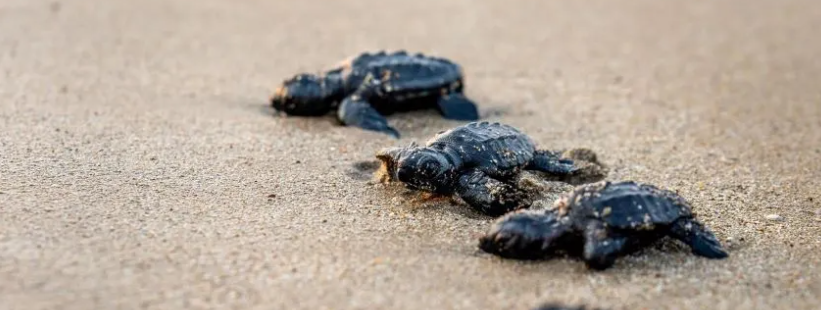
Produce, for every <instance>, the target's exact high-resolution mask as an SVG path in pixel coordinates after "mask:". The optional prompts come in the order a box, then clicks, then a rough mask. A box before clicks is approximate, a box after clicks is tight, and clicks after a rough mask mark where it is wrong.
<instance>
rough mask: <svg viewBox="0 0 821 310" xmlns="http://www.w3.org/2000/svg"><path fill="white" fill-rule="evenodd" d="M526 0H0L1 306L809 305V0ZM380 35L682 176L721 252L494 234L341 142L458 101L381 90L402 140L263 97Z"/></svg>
mask: <svg viewBox="0 0 821 310" xmlns="http://www.w3.org/2000/svg"><path fill="white" fill-rule="evenodd" d="M515 3H516V4H515V5H511V6H508V5H503V4H502V2H501V1H493V2H492V3H490V2H482V3H478V1H468V0H453V1H434V0H430V1H428V0H424V1H423V0H419V1H376V0H374V1H216V0H198V1H182V0H147V1H126V0H116V1H115V0H110V1H91V0H73V1H65V0H64V1H61V2H53V1H41V0H3V1H2V2H0V70H2V72H0V109H2V111H0V132H2V135H0V192H1V193H0V204H1V205H0V207H2V216H0V308H3V309H114V308H130V309H133V308H151V309H180V308H229V307H230V308H236V309H529V308H531V307H534V306H536V305H538V304H540V303H542V302H546V301H561V302H567V303H570V304H579V303H584V304H587V305H590V306H603V307H607V308H610V309H819V308H818V307H819V304H821V270H819V267H818V266H819V264H820V263H821V241H819V239H821V237H820V236H821V229H820V228H819V226H821V181H819V177H821V167H820V166H821V161H820V160H819V158H821V87H820V86H819V85H821V58H819V55H821V42H819V41H818V34H819V29H821V2H819V1H817V0H805V1H752V0H746V1H741V0H736V1H651V0H646V1H604V0H601V1H584V2H583V3H582V2H581V1H536V0H533V1H517V2H515ZM381 48H386V49H398V48H406V49H409V50H412V51H424V52H427V53H432V54H437V55H442V56H446V57H450V58H452V59H454V60H456V61H458V62H460V63H461V64H463V65H464V67H465V70H466V74H467V80H466V81H467V87H468V88H467V89H468V93H469V95H470V96H471V97H473V98H475V99H476V100H477V101H479V102H480V103H481V105H482V112H483V113H484V114H485V115H487V116H488V119H490V120H498V121H502V122H506V123H510V124H514V125H516V126H517V127H519V128H521V129H522V130H524V131H525V132H527V133H529V134H531V135H532V136H533V138H534V139H535V140H536V141H538V142H539V143H540V144H542V145H544V146H545V147H550V148H565V147H575V146H580V147H590V148H592V149H594V150H596V151H597V152H598V153H599V155H600V156H601V159H602V160H603V161H604V162H605V163H607V164H609V165H610V166H611V168H612V171H611V174H610V175H609V176H608V179H611V180H620V179H633V180H638V181H643V182H651V183H654V184H657V185H660V186H664V187H668V188H672V189H675V190H678V191H679V192H680V193H681V194H682V195H684V196H685V197H686V198H687V199H689V200H691V201H692V202H693V204H694V205H695V206H696V208H697V211H698V212H699V214H700V216H701V218H702V219H703V221H704V222H705V223H706V224H707V225H709V226H710V227H711V228H712V229H713V230H714V231H715V232H716V234H717V235H718V236H719V237H720V238H721V239H722V240H723V241H724V242H725V243H726V244H727V246H728V248H729V249H730V254H731V258H730V259H728V260H724V261H709V260H705V259H701V258H698V257H695V256H693V255H690V254H689V253H688V252H687V250H686V249H684V248H683V247H680V246H677V245H676V243H674V242H668V243H665V244H662V245H661V246H659V247H655V248H652V249H649V250H647V251H645V252H643V253H641V254H639V255H634V256H630V257H627V258H624V259H622V260H620V261H619V262H618V263H617V265H616V266H615V268H613V269H611V270H608V271H605V272H600V273H594V272H589V271H587V270H586V269H585V268H584V267H583V264H581V263H580V262H578V261H574V260H569V259H558V260H550V261H545V262H531V263H524V262H516V261H510V260H501V259H498V258H496V257H492V256H489V255H485V254H482V253H480V252H478V251H477V248H476V237H477V235H478V234H480V233H482V232H483V231H484V230H485V229H486V228H487V227H488V224H489V222H490V221H491V219H489V218H487V217H483V216H481V215H478V214H476V213H475V212H473V211H471V210H469V209H467V208H465V207H464V206H459V205H454V204H452V203H450V202H448V201H433V202H424V203H415V202H414V199H409V198H408V197H407V196H408V195H407V193H404V192H403V191H402V190H398V189H395V188H384V187H382V186H379V185H369V183H368V182H367V180H366V178H367V176H365V175H363V174H361V173H357V172H356V171H354V170H353V168H352V165H353V164H354V163H356V162H359V161H362V160H370V159H373V154H374V152H375V151H376V150H377V149H379V148H381V147H386V146H392V145H396V144H406V143H409V142H410V141H413V140H416V141H423V140H426V139H427V138H428V137H430V136H431V135H432V134H434V133H436V132H437V131H440V130H443V129H447V128H450V127H452V126H455V125H458V124H460V123H458V122H451V121H446V120H443V119H441V118H440V117H438V116H437V115H436V114H435V113H434V112H418V113H410V114H405V115H397V116H395V117H391V118H390V121H391V122H392V123H393V124H395V125H396V126H397V127H398V129H399V130H400V131H401V132H403V133H404V134H405V136H404V137H403V139H401V140H400V141H395V140H392V139H390V138H388V137H386V136H383V135H379V134H373V133H369V132H365V131H361V130H357V129H351V128H344V127H339V126H335V125H334V124H333V121H332V119H331V118H325V119H296V118H289V119H285V118H274V117H272V116H271V115H270V113H269V112H268V111H267V110H266V103H265V99H266V98H267V96H268V95H269V93H270V92H271V91H272V89H273V86H274V85H275V84H276V83H278V82H279V81H281V80H282V79H283V78H285V77H287V76H289V75H291V74H293V73H295V72H297V71H301V70H317V69H321V68H324V67H327V66H328V65H330V64H333V63H334V62H336V61H337V60H339V59H342V58H344V57H347V56H350V55H352V54H355V53H357V52H360V51H363V50H375V49H381ZM274 196H275V197H274ZM772 214H777V215H778V216H779V217H780V220H773V219H770V218H771V217H770V216H769V215H772Z"/></svg>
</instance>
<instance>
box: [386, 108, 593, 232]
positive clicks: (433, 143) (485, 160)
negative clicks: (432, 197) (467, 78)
mask: <svg viewBox="0 0 821 310" xmlns="http://www.w3.org/2000/svg"><path fill="white" fill-rule="evenodd" d="M376 158H377V159H379V160H380V161H381V162H382V165H381V167H382V173H381V179H382V180H381V181H383V182H385V181H387V182H392V181H398V182H400V183H404V184H405V185H406V186H407V187H409V188H411V189H415V190H422V191H427V192H431V193H435V194H441V195H453V194H456V195H458V196H459V197H460V198H462V200H464V201H465V202H466V203H467V204H468V205H470V206H472V207H473V208H475V209H477V210H479V211H480V212H483V213H484V214H487V215H491V216H499V215H502V214H504V213H507V212H510V211H512V210H515V209H518V208H520V207H521V206H522V205H523V204H527V203H529V202H528V201H526V200H523V199H522V198H523V197H524V196H525V195H526V194H525V193H523V192H522V191H521V190H520V189H518V188H517V187H516V186H515V185H514V183H515V179H516V177H517V176H518V175H519V174H520V172H522V171H523V170H535V171H540V172H544V173H547V174H551V175H565V176H567V175H573V174H575V173H577V172H578V171H579V166H578V165H577V163H576V162H574V161H573V160H571V159H567V158H562V157H560V154H559V153H558V152H553V151H548V150H539V149H536V145H535V143H534V142H533V140H531V138H530V137H528V136H527V135H525V134H524V133H522V132H521V131H519V130H518V129H516V128H513V127H511V126H509V125H505V124H501V123H490V122H472V123H469V124H465V125H462V126H458V127H455V128H453V129H450V130H447V131H442V132H439V133H438V134H437V135H436V136H434V137H433V138H432V139H430V140H429V141H428V142H427V143H426V145H425V146H424V147H423V146H419V145H418V144H417V143H416V142H411V143H410V145H409V146H406V147H391V148H386V149H382V150H380V151H379V152H378V153H377V154H376Z"/></svg>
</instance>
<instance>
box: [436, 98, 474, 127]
mask: <svg viewBox="0 0 821 310" xmlns="http://www.w3.org/2000/svg"><path fill="white" fill-rule="evenodd" d="M437 105H438V107H439V113H441V114H442V116H444V117H445V118H447V119H452V120H459V121H475V120H478V119H479V111H478V109H477V108H476V104H475V103H474V102H473V101H471V100H470V99H468V98H467V97H465V95H463V94H461V93H451V94H447V95H444V96H442V97H440V98H439V101H438V102H437Z"/></svg>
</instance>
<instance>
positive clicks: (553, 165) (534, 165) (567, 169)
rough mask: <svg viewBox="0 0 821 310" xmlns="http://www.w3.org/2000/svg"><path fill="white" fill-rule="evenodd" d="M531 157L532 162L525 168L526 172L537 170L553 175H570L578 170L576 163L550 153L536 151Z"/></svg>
mask: <svg viewBox="0 0 821 310" xmlns="http://www.w3.org/2000/svg"><path fill="white" fill-rule="evenodd" d="M533 155H534V156H533V160H531V161H530V163H529V164H528V165H527V167H525V169H527V170H537V171H542V172H546V173H549V174H553V175H570V174H573V173H575V172H576V171H578V170H579V167H578V166H577V165H576V162H574V161H573V160H571V159H567V158H561V157H559V155H558V154H555V153H553V152H551V151H547V150H537V151H536V152H535V153H534V154H533Z"/></svg>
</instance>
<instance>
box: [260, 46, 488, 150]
mask: <svg viewBox="0 0 821 310" xmlns="http://www.w3.org/2000/svg"><path fill="white" fill-rule="evenodd" d="M463 91H464V77H463V73H462V68H461V67H460V66H459V65H458V64H456V63H454V62H452V61H450V60H447V59H444V58H439V57H433V56H427V55H423V54H409V53H408V52H406V51H396V52H392V53H386V52H384V51H382V52H377V53H364V54H361V55H359V56H357V57H354V58H351V59H348V60H346V61H343V62H342V63H341V64H339V65H337V66H335V67H334V68H332V69H330V70H328V71H325V72H322V73H319V74H311V73H300V74H297V75H295V76H294V77H292V78H289V79H287V80H285V81H284V82H283V84H282V85H281V86H280V87H278V88H277V89H276V91H275V92H274V94H273V95H272V96H271V99H270V101H271V106H272V107H273V108H274V109H275V110H277V111H280V112H284V113H285V114H288V115H295V116H322V115H325V114H328V113H329V112H332V111H336V112H337V118H338V120H339V121H340V122H341V123H342V124H344V125H348V126H356V127H360V128H363V129H367V130H373V131H377V132H383V133H386V134H388V135H391V136H394V137H396V138H398V137H399V135H400V134H399V132H398V131H397V130H396V129H394V128H393V127H391V126H390V125H388V121H387V120H386V119H385V117H384V116H383V115H389V114H392V113H394V112H402V111H410V110H419V109H428V108H437V109H438V110H439V112H440V113H441V114H442V115H443V116H444V117H445V118H447V119H452V120H463V121H474V120H478V119H479V112H478V109H477V107H476V104H475V103H474V102H473V101H471V100H470V99H468V98H467V97H465V95H464V93H463Z"/></svg>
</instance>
